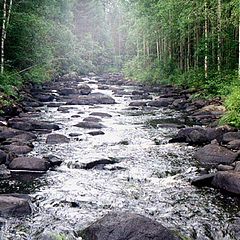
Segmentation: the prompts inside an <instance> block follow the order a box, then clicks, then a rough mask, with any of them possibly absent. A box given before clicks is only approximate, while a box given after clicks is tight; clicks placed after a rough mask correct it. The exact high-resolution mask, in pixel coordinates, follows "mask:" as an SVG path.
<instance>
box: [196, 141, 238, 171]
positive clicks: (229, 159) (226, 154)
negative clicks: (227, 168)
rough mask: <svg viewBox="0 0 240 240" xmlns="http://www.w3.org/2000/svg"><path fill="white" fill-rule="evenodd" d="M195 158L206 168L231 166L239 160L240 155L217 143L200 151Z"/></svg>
mask: <svg viewBox="0 0 240 240" xmlns="http://www.w3.org/2000/svg"><path fill="white" fill-rule="evenodd" d="M194 157H195V158H196V159H197V160H198V161H199V163H200V164H201V165H202V166H204V167H207V168H208V167H216V166H218V165H219V164H225V165H230V164H232V163H233V162H234V161H236V160H237V158H238V153H235V152H232V151H230V150H228V149H227V148H224V147H222V146H219V145H218V144H216V143H213V144H209V145H206V146H204V147H203V148H201V149H199V150H198V151H197V152H196V153H195V154H194Z"/></svg>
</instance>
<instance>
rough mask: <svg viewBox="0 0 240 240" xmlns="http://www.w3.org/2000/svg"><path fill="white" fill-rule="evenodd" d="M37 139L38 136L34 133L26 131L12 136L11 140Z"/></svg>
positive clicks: (29, 140) (26, 140)
mask: <svg viewBox="0 0 240 240" xmlns="http://www.w3.org/2000/svg"><path fill="white" fill-rule="evenodd" d="M36 139H37V136H36V135H35V134H33V133H29V132H26V133H22V134H19V135H17V136H14V137H13V138H10V139H9V140H10V141H12V142H24V143H26V142H31V141H34V140H36Z"/></svg>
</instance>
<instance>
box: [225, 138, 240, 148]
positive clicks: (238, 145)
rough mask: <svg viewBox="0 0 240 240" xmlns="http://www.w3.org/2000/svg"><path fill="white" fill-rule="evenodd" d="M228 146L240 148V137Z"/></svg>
mask: <svg viewBox="0 0 240 240" xmlns="http://www.w3.org/2000/svg"><path fill="white" fill-rule="evenodd" d="M226 147H227V148H229V149H233V150H240V139H236V140H233V141H231V142H229V143H228V144H227V146H226Z"/></svg>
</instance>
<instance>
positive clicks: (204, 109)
mask: <svg viewBox="0 0 240 240" xmlns="http://www.w3.org/2000/svg"><path fill="white" fill-rule="evenodd" d="M199 111H200V112H221V113H224V112H226V108H225V107H224V106H223V105H221V106H219V105H213V104H212V105H207V106H204V107H202V108H201V109H200V110H199Z"/></svg>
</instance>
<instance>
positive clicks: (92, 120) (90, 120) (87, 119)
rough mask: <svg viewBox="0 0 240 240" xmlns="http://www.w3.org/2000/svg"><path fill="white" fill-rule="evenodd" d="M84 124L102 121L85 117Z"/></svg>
mask: <svg viewBox="0 0 240 240" xmlns="http://www.w3.org/2000/svg"><path fill="white" fill-rule="evenodd" d="M83 121H84V122H102V119H100V118H97V117H87V118H84V119H83Z"/></svg>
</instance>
